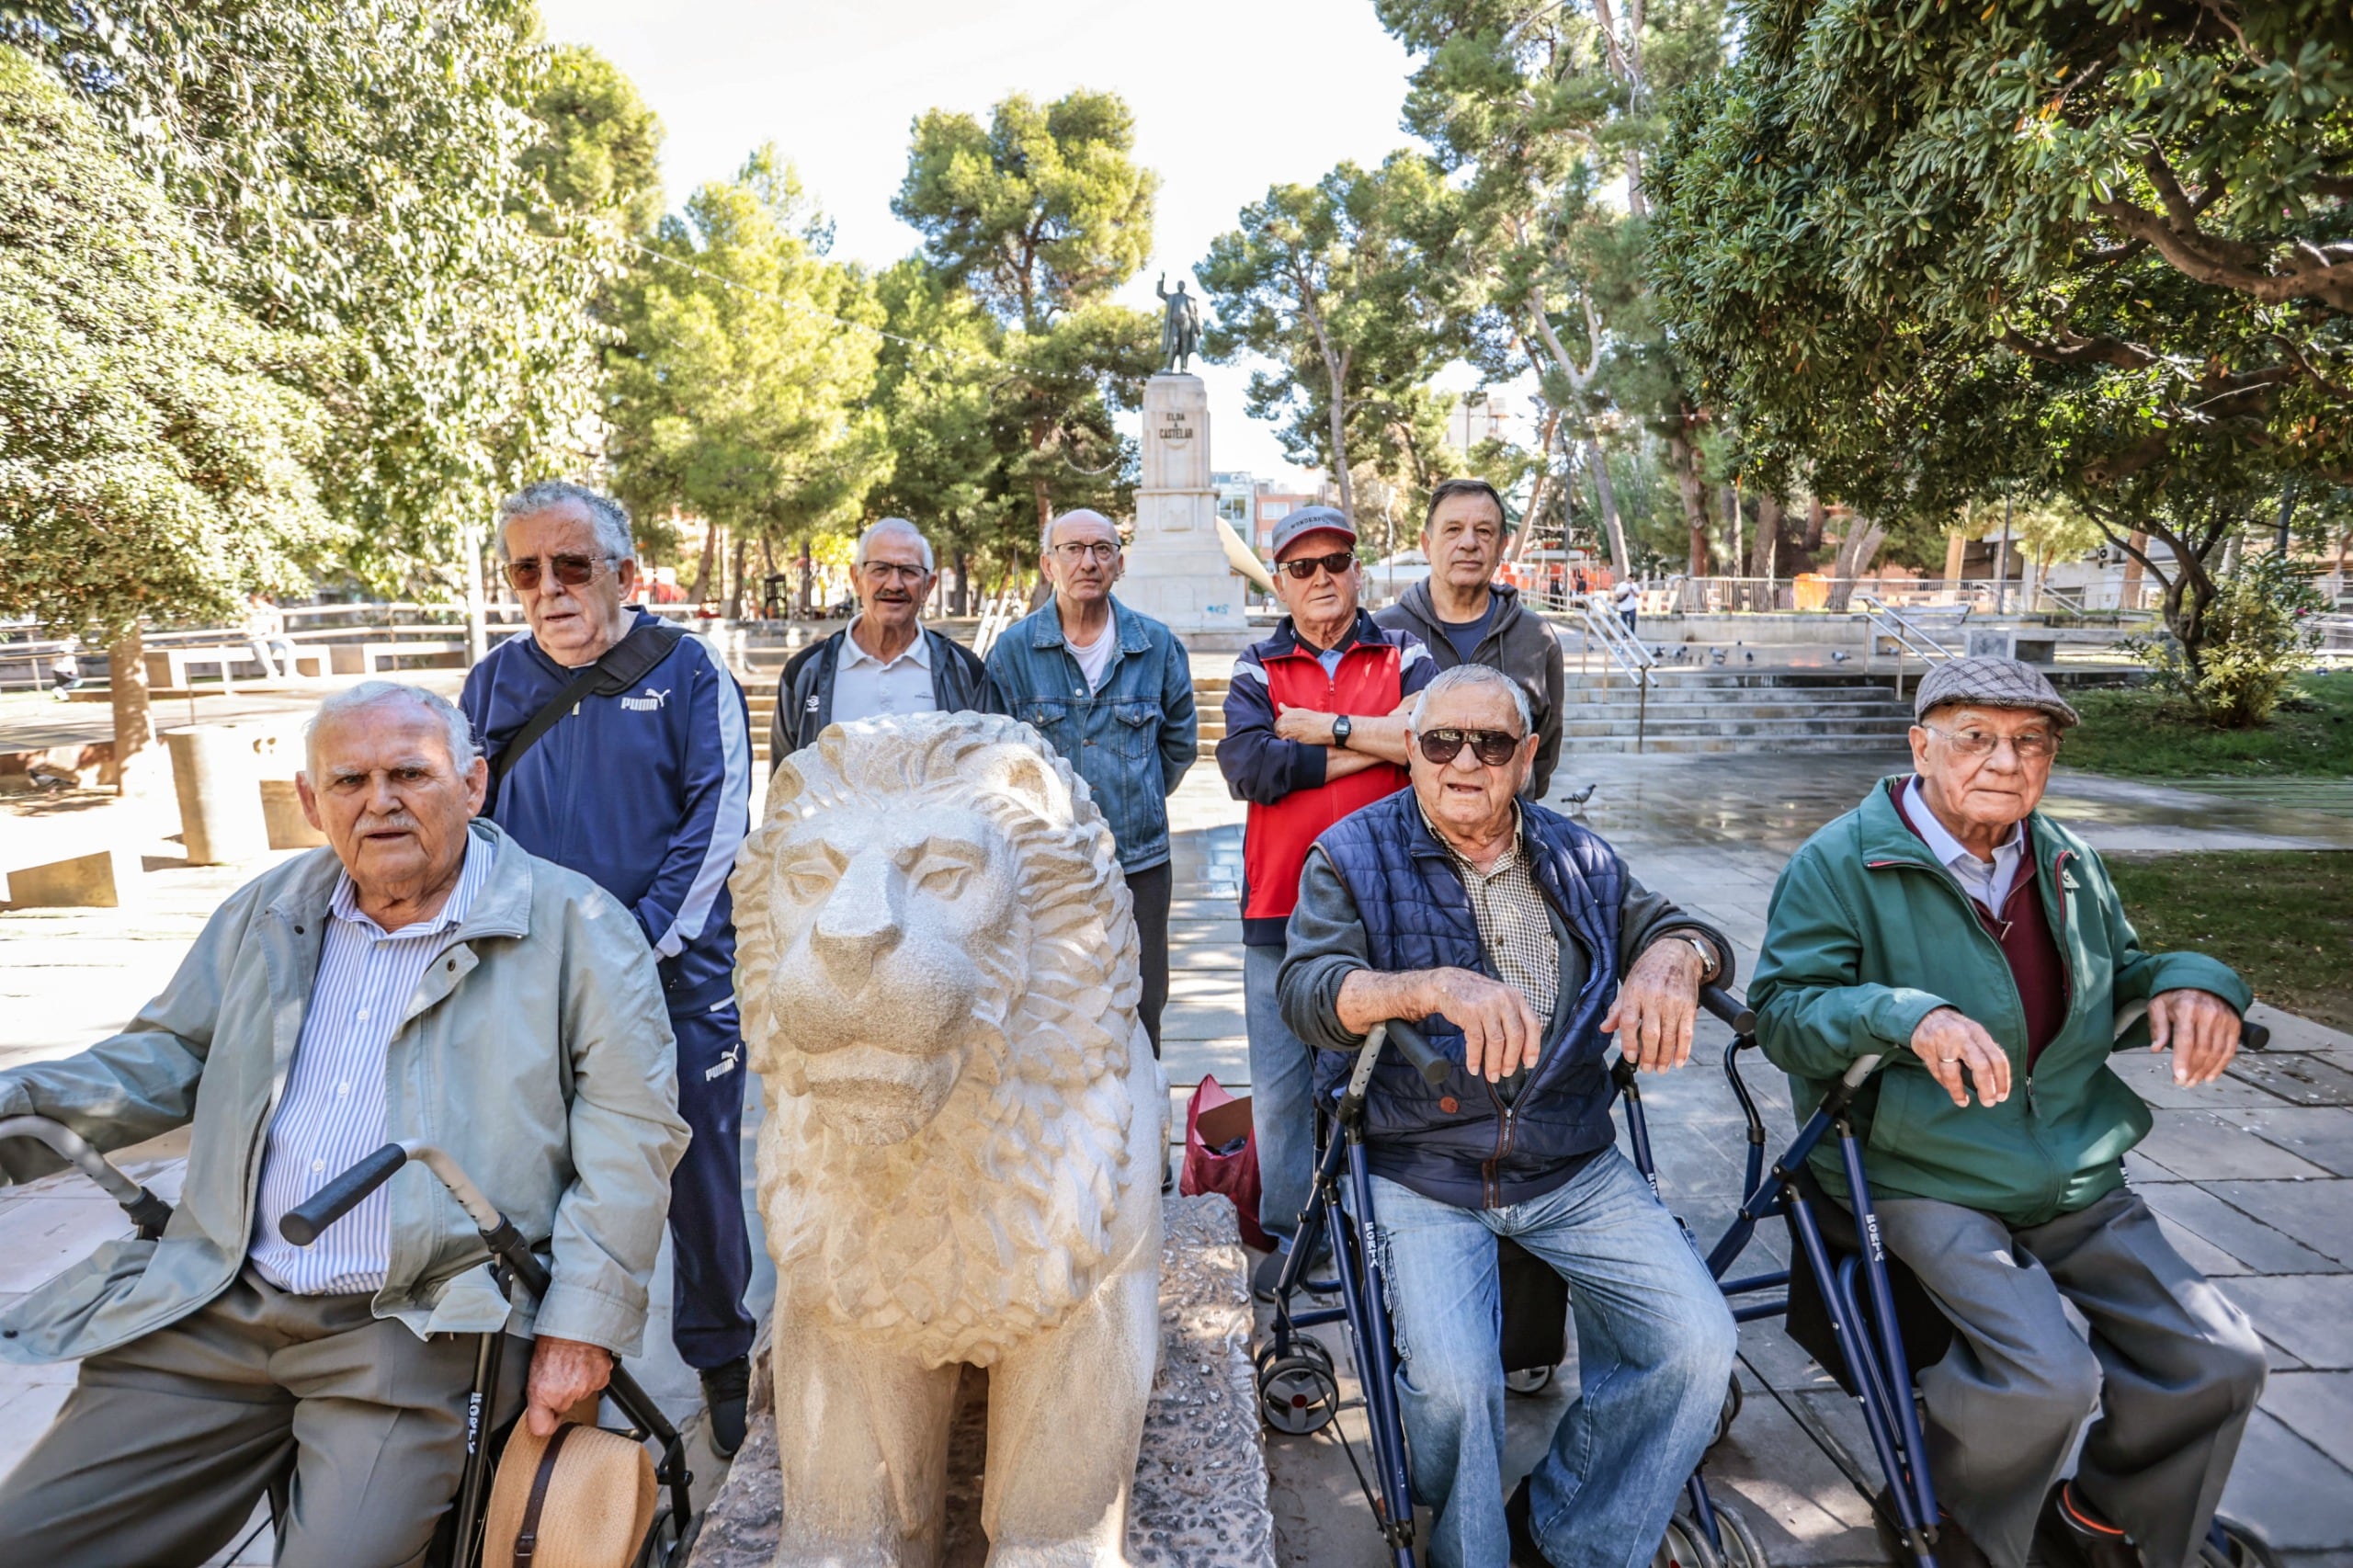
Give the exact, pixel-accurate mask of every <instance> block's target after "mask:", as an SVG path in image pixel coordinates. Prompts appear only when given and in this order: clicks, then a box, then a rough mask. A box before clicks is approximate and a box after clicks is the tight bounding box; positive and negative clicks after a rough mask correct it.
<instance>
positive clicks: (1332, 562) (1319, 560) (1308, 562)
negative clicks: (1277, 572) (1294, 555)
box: [1279, 550, 1357, 583]
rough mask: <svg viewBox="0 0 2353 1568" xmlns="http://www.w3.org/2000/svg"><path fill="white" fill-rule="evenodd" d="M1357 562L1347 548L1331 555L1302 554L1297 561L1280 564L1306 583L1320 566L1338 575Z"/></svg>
mask: <svg viewBox="0 0 2353 1568" xmlns="http://www.w3.org/2000/svg"><path fill="white" fill-rule="evenodd" d="M1356 563H1357V558H1356V557H1355V556H1354V555H1353V554H1351V553H1349V552H1348V551H1345V550H1336V551H1333V552H1332V553H1331V554H1329V555H1302V556H1301V557H1300V558H1299V559H1298V560H1296V561H1285V562H1279V565H1280V566H1281V567H1282V569H1283V570H1284V571H1286V572H1288V573H1290V574H1291V575H1292V576H1294V577H1296V578H1298V579H1299V580H1300V581H1301V582H1302V583H1304V582H1306V581H1307V580H1308V579H1309V578H1310V577H1313V576H1314V575H1315V573H1316V569H1317V568H1318V567H1321V568H1322V569H1323V570H1324V571H1326V572H1329V573H1330V574H1332V575H1333V576H1335V577H1337V576H1339V575H1341V574H1343V573H1345V572H1347V569H1348V568H1349V567H1351V566H1354V565H1355V564H1356Z"/></svg>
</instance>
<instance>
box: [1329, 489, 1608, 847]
mask: <svg viewBox="0 0 2353 1568" xmlns="http://www.w3.org/2000/svg"><path fill="white" fill-rule="evenodd" d="M1510 536H1511V523H1510V520H1509V519H1508V518H1507V517H1506V516H1505V515H1504V500H1503V497H1502V496H1501V495H1499V494H1496V493H1495V486H1494V485H1492V484H1490V483H1487V482H1486V481H1485V480H1483V479H1449V480H1447V481H1445V482H1444V483H1441V484H1439V485H1438V488H1437V489H1435V490H1433V491H1431V492H1430V507H1429V512H1428V514H1427V517H1425V519H1424V521H1423V523H1422V554H1423V555H1424V556H1425V557H1426V558H1427V560H1428V562H1429V563H1430V574H1429V576H1428V577H1427V578H1426V579H1425V580H1424V581H1422V582H1419V583H1416V584H1415V585H1413V586H1412V587H1410V588H1408V589H1406V590H1405V593H1404V597H1402V598H1400V599H1399V600H1398V601H1397V602H1396V603H1395V604H1393V605H1391V606H1390V607H1389V608H1387V609H1384V610H1381V611H1380V612H1379V613H1377V614H1376V615H1374V616H1373V618H1372V619H1374V620H1375V621H1376V622H1378V623H1379V624H1380V625H1381V626H1383V627H1385V628H1387V629H1388V630H1389V631H1410V632H1412V633H1413V634H1414V635H1415V636H1416V637H1419V638H1420V639H1421V640H1422V642H1424V643H1426V644H1427V646H1428V648H1429V651H1430V656H1431V657H1432V658H1434V659H1436V660H1437V661H1438V667H1439V668H1440V669H1442V670H1449V669H1452V668H1453V667H1454V666H1455V665H1486V666H1487V667H1489V668H1490V669H1495V670H1500V671H1502V672H1503V674H1504V675H1505V676H1507V677H1509V679H1510V680H1511V683H1512V684H1513V685H1514V686H1517V687H1519V689H1520V690H1521V691H1522V692H1523V693H1525V694H1526V696H1527V698H1528V706H1529V710H1530V711H1531V712H1532V713H1534V714H1535V716H1536V736H1537V740H1536V764H1535V766H1534V767H1532V768H1531V769H1529V775H1528V784H1527V788H1526V789H1525V790H1524V791H1523V793H1524V795H1525V797H1526V798H1527V799H1529V800H1531V801H1540V800H1542V799H1543V798H1544V792H1545V791H1546V790H1549V789H1551V788H1552V765H1553V764H1554V763H1556V762H1558V761H1559V760H1560V756H1561V693H1562V679H1563V676H1562V670H1561V641H1560V639H1559V638H1558V637H1555V636H1554V635H1553V634H1552V627H1551V626H1550V625H1549V624H1547V623H1546V621H1545V619H1544V618H1543V617H1542V616H1540V615H1536V614H1534V613H1532V612H1530V611H1529V610H1528V609H1526V608H1523V607H1522V606H1521V604H1520V602H1519V590H1518V588H1515V587H1513V586H1511V585H1509V584H1507V583H1498V582H1495V580H1494V579H1495V567H1496V566H1497V564H1499V563H1500V562H1502V560H1503V558H1504V541H1505V540H1506V539H1508V538H1509V537H1510Z"/></svg>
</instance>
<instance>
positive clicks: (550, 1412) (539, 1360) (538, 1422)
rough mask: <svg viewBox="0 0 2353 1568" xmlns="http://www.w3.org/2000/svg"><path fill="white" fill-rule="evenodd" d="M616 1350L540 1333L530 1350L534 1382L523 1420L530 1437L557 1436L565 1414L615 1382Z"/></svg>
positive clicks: (528, 1395)
mask: <svg viewBox="0 0 2353 1568" xmlns="http://www.w3.org/2000/svg"><path fill="white" fill-rule="evenodd" d="M612 1377H613V1353H612V1352H611V1351H609V1350H608V1349H606V1348H605V1347H604V1346H601V1345H584V1344H582V1343H581V1342H580V1341H579V1340H577V1339H557V1338H555V1337H554V1336H552V1335H544V1334H543V1335H540V1337H539V1339H538V1340H537V1341H536V1342H535V1343H534V1345H533V1347H532V1350H531V1381H530V1386H529V1391H528V1392H526V1393H525V1395H524V1399H525V1402H526V1403H525V1406H524V1410H523V1419H524V1420H525V1421H527V1422H529V1424H530V1427H531V1436H532V1437H553V1436H554V1435H555V1429H556V1425H557V1423H558V1422H559V1421H560V1420H561V1419H562V1418H563V1413H564V1412H565V1411H567V1410H570V1409H571V1408H572V1407H573V1406H574V1405H575V1404H577V1403H580V1402H581V1401H582V1400H584V1399H586V1398H587V1397H588V1396H589V1395H590V1394H592V1393H597V1392H602V1390H603V1389H604V1386H605V1385H606V1384H607V1383H608V1382H610V1381H612Z"/></svg>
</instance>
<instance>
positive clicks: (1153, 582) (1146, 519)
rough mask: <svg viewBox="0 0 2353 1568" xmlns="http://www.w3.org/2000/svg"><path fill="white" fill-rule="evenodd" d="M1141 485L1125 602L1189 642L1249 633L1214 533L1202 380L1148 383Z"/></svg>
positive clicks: (1237, 583) (1240, 586) (1238, 584)
mask: <svg viewBox="0 0 2353 1568" xmlns="http://www.w3.org/2000/svg"><path fill="white" fill-rule="evenodd" d="M1142 480H1143V483H1142V484H1141V485H1139V486H1138V487H1137V490H1136V530H1135V538H1134V540H1132V541H1131V543H1130V544H1129V546H1128V551H1127V555H1128V564H1127V574H1126V575H1125V576H1124V577H1123V578H1121V579H1120V599H1121V600H1122V601H1124V602H1125V603H1128V604H1131V605H1133V606H1134V607H1135V608H1138V609H1140V610H1142V611H1143V613H1144V614H1146V615H1148V616H1151V617H1153V618H1154V619H1157V620H1160V621H1163V622H1165V623H1166V625H1167V626H1168V628H1169V630H1171V631H1174V632H1176V635H1177V636H1178V637H1180V638H1183V639H1184V640H1185V641H1186V642H1188V643H1191V642H1193V641H1194V638H1195V636H1196V634H1198V633H1200V632H1236V631H1242V630H1243V629H1244V625H1245V622H1244V616H1243V609H1244V604H1245V600H1244V595H1245V593H1246V591H1247V590H1248V586H1249V585H1248V584H1246V583H1245V582H1244V581H1243V580H1242V579H1241V578H1240V577H1238V576H1236V575H1235V574H1234V572H1233V566H1232V565H1231V564H1230V563H1229V562H1227V560H1226V558H1225V543H1224V541H1223V540H1222V539H1221V538H1220V537H1219V535H1218V531H1217V521H1216V519H1217V493H1216V491H1215V490H1214V489H1213V488H1212V487H1211V473H1210V415H1209V392H1208V389H1207V388H1206V387H1205V386H1204V385H1203V384H1202V381H1201V379H1200V378H1199V376H1187V375H1169V374H1162V375H1157V376H1154V377H1153V378H1152V380H1150V381H1146V382H1145V383H1144V389H1143V472H1142Z"/></svg>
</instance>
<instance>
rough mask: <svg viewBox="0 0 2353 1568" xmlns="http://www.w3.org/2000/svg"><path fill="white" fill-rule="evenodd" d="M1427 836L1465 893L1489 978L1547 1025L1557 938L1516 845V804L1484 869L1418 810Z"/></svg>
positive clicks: (1557, 968) (1556, 983) (1556, 991)
mask: <svg viewBox="0 0 2353 1568" xmlns="http://www.w3.org/2000/svg"><path fill="white" fill-rule="evenodd" d="M1422 822H1423V824H1424V825H1425V826H1427V827H1428V829H1429V830H1430V836H1431V837H1432V838H1435V839H1437V840H1438V845H1439V846H1440V847H1442V848H1443V849H1445V851H1446V856H1447V858H1448V859H1449V860H1451V861H1453V862H1454V869H1455V872H1456V874H1457V875H1459V876H1460V877H1461V879H1462V891H1463V892H1467V893H1469V894H1470V895H1471V917H1472V919H1473V920H1474V921H1476V922H1477V923H1478V926H1479V946H1480V947H1481V948H1483V949H1485V950H1486V955H1487V961H1488V962H1489V963H1491V964H1493V965H1495V977H1496V978H1497V979H1498V980H1501V981H1502V982H1503V983H1505V984H1506V985H1508V986H1511V987H1512V988H1513V989H1515V990H1517V991H1518V993H1519V994H1521V995H1522V996H1524V997H1526V998H1527V999H1528V1010H1529V1012H1531V1013H1533V1014H1535V1015H1536V1021H1537V1022H1538V1023H1539V1024H1540V1025H1542V1026H1544V1027H1545V1028H1548V1029H1549V1028H1551V1025H1552V1006H1553V1004H1554V1003H1555V1002H1557V1001H1559V1000H1560V995H1561V938H1560V937H1557V936H1555V935H1554V934H1553V931H1552V916H1551V915H1549V914H1547V913H1546V912H1545V908H1544V894H1543V893H1542V892H1540V890H1539V889H1538V888H1537V886H1536V877H1535V874H1534V873H1533V871H1532V870H1531V869H1529V864H1528V855H1527V853H1526V851H1525V850H1523V849H1522V848H1521V846H1520V833H1521V827H1520V822H1519V807H1518V803H1517V802H1515V803H1514V804H1513V806H1512V834H1511V846H1510V847H1508V848H1506V850H1505V851H1504V852H1503V854H1502V855H1500V856H1498V857H1497V858H1496V859H1495V864H1494V865H1492V866H1490V867H1488V868H1487V869H1485V870H1481V869H1479V868H1478V867H1477V866H1475V865H1473V864H1472V862H1471V858H1470V857H1469V856H1467V855H1465V854H1463V853H1462V851H1461V850H1460V849H1457V848H1456V847H1455V846H1453V844H1452V843H1451V842H1449V840H1448V838H1447V836H1446V835H1444V834H1442V833H1440V832H1438V824H1435V823H1433V822H1431V821H1430V819H1429V813H1428V812H1423V813H1422Z"/></svg>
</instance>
